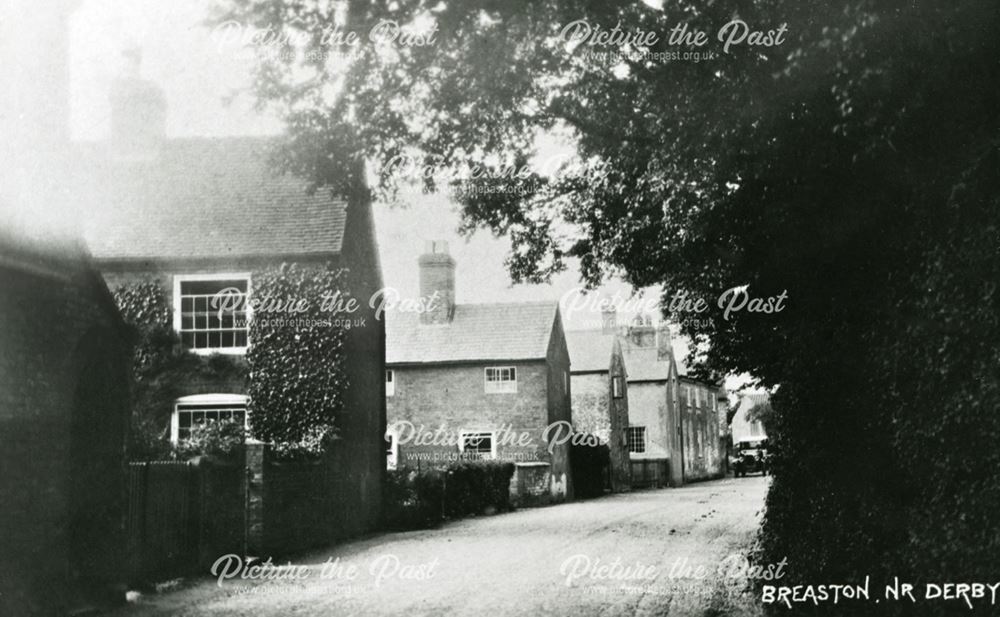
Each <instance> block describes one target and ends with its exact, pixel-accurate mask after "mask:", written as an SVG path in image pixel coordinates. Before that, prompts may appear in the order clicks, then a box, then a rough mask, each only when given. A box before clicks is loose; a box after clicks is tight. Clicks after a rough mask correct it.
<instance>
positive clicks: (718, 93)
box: [219, 0, 1000, 582]
mask: <svg viewBox="0 0 1000 617" xmlns="http://www.w3.org/2000/svg"><path fill="white" fill-rule="evenodd" d="M219 18H220V19H223V18H232V19H236V20H238V21H241V22H243V23H245V24H252V25H255V26H258V27H267V28H271V29H272V30H273V31H276V32H289V31H297V32H305V33H313V34H314V36H313V38H312V39H311V40H310V41H309V42H308V43H307V44H306V45H305V46H304V51H315V50H321V51H322V50H324V45H323V41H322V40H321V37H320V34H319V33H321V32H322V31H323V29H324V28H328V27H331V26H334V27H339V28H341V29H344V30H354V31H358V32H367V31H368V29H369V28H370V27H371V26H372V25H373V24H376V23H378V22H379V21H380V20H384V19H388V20H394V21H395V22H397V23H399V24H415V25H423V26H424V27H425V28H426V24H428V23H432V24H436V26H437V28H436V32H437V35H436V37H435V41H434V43H433V44H432V45H429V46H422V47H421V46H410V47H407V46H401V45H396V46H388V47H387V46H385V45H361V46H355V47H353V48H350V49H349V51H351V52H352V56H351V58H352V60H351V61H345V62H335V61H331V60H330V59H329V54H328V53H327V54H314V55H313V56H312V59H306V60H304V61H303V60H301V59H295V58H293V57H291V56H287V55H286V56H283V57H281V58H277V59H274V58H272V59H270V60H264V61H262V62H261V63H260V64H259V66H258V69H259V70H258V73H257V80H256V90H257V93H258V95H259V96H260V100H261V101H262V103H263V104H267V105H273V106H275V107H276V108H278V109H279V110H280V111H281V112H283V114H284V116H285V117H286V118H287V120H288V128H289V144H288V148H287V149H286V151H285V155H284V158H283V160H282V163H283V164H284V165H286V166H288V167H289V168H291V169H293V170H295V171H297V172H299V173H302V174H305V175H307V176H308V177H310V178H312V179H313V180H314V181H315V182H316V183H317V184H318V185H328V186H330V187H332V188H333V189H334V190H340V189H342V188H343V186H344V185H345V183H349V184H355V183H357V181H358V180H359V179H358V178H357V177H354V176H352V175H350V173H349V172H350V170H351V169H352V168H351V167H350V166H349V165H348V164H346V162H348V161H355V160H358V159H362V158H363V159H367V160H369V161H370V162H372V163H373V164H374V168H375V169H376V170H385V169H389V170H390V172H391V168H390V167H387V162H389V161H391V160H392V159H393V157H395V156H397V155H402V154H413V153H416V155H417V156H418V157H422V158H421V160H424V159H426V160H436V161H442V162H444V163H445V164H447V165H450V166H453V167H465V168H468V167H477V166H478V167H485V168H488V169H493V170H494V171H498V170H500V169H501V168H502V167H504V166H509V165H520V164H523V163H526V162H529V161H532V160H533V159H532V157H533V156H534V155H535V154H536V151H535V149H536V144H537V143H538V141H537V137H538V136H539V135H541V134H552V133H555V134H560V135H564V136H565V137H566V138H567V139H568V140H569V141H570V142H571V143H572V145H573V147H574V148H575V155H576V159H575V164H574V165H571V166H568V167H567V168H565V169H563V170H561V173H558V174H550V175H545V174H542V173H538V172H537V171H529V173H528V174H526V175H524V176H517V177H513V178H506V179H505V178H504V177H502V176H501V177H497V176H491V177H489V179H488V181H489V182H490V183H492V184H497V183H501V184H502V183H504V182H506V183H507V184H508V185H510V186H511V189H512V190H510V191H507V192H503V191H493V192H488V193H475V192H472V191H463V192H461V193H460V195H461V201H462V212H463V216H464V224H465V225H466V226H467V227H468V228H472V227H484V228H487V229H490V230H491V231H493V232H495V233H498V234H506V235H509V236H510V237H511V239H512V241H513V250H512V253H511V255H510V257H509V266H510V270H511V273H512V275H513V276H514V278H516V279H520V280H529V281H532V280H544V279H545V278H546V277H547V276H548V275H550V274H552V273H554V272H557V271H559V270H560V269H562V268H563V267H565V264H566V260H567V259H570V258H572V259H575V260H578V263H579V266H580V268H581V270H582V273H583V276H584V277H585V279H586V280H587V281H589V282H591V283H596V282H598V281H600V280H601V279H602V277H604V276H607V275H611V274H614V275H620V276H622V277H623V278H624V279H625V280H626V281H627V282H629V283H631V284H633V285H635V286H637V287H642V286H646V285H650V284H662V285H663V286H664V288H665V289H666V290H667V293H672V292H673V291H675V290H685V291H688V292H690V293H692V294H695V295H696V296H701V297H704V298H706V299H708V300H709V301H712V300H714V299H715V298H716V297H717V296H718V295H719V294H720V292H721V291H722V290H724V289H727V288H729V287H732V286H734V285H740V284H747V285H749V290H750V292H751V293H752V294H754V295H756V296H772V295H775V294H778V293H779V292H781V291H786V292H787V298H788V300H787V308H786V309H785V310H784V311H782V312H781V313H776V314H770V315H764V314H754V313H747V312H742V313H738V314H735V315H731V316H730V317H729V319H725V318H724V317H723V315H722V313H721V311H719V312H715V311H712V312H710V313H709V315H708V316H709V318H708V319H699V320H689V321H688V322H687V323H688V324H689V325H688V326H686V329H687V334H689V335H691V336H693V337H695V338H696V339H697V340H698V341H707V342H709V343H710V345H711V348H710V351H709V353H708V355H707V357H706V363H707V366H708V368H711V369H715V370H719V371H735V372H742V371H748V372H751V373H752V374H754V375H756V376H758V377H759V378H760V379H761V380H762V381H763V382H764V384H766V385H769V386H780V388H779V390H778V393H777V394H776V395H775V397H774V399H773V403H774V408H775V411H776V418H775V422H774V424H775V426H774V428H773V432H774V435H773V436H772V437H773V440H772V441H773V446H774V449H775V453H774V458H773V461H774V465H773V469H774V483H773V485H772V489H771V491H770V494H769V497H768V509H767V516H766V520H765V524H764V527H763V530H762V534H761V540H762V543H761V546H762V552H761V556H760V557H761V559H764V560H769V561H773V562H777V561H780V559H781V558H782V557H784V556H787V557H788V559H789V576H790V577H791V578H792V579H794V580H799V581H802V580H805V581H810V580H811V581H814V582H815V581H816V580H817V579H822V580H831V577H832V578H837V579H838V580H839V579H844V580H847V579H850V578H853V579H858V578H859V577H863V576H864V575H865V574H869V573H870V574H872V575H873V576H878V575H880V574H883V575H887V574H895V575H905V574H909V575H912V576H916V577H927V578H935V577H937V578H938V579H942V580H943V579H950V580H958V579H961V578H962V576H967V577H969V578H970V579H973V578H974V577H975V576H976V575H977V574H978V575H980V576H983V575H987V574H988V567H989V566H990V564H991V563H992V559H993V557H992V556H993V555H995V554H996V551H997V549H998V548H1000V540H998V538H1000V534H998V533H997V531H998V525H997V518H996V516H991V513H992V512H995V511H996V509H997V507H998V506H1000V482H998V481H997V480H995V479H994V478H993V474H992V473H990V471H991V470H992V469H993V468H994V463H995V459H996V457H997V455H996V454H995V452H996V451H997V449H996V448H995V447H994V446H992V445H991V444H995V443H996V441H997V438H1000V420H998V419H997V414H996V413H995V409H996V407H997V404H998V403H1000V398H998V392H997V386H996V383H997V379H996V375H995V367H996V366H997V365H998V360H1000V358H998V352H997V347H996V346H995V345H994V344H992V342H993V341H996V340H998V336H997V335H998V334H1000V332H998V331H997V330H998V323H997V320H998V317H997V315H998V312H1000V311H998V310H997V309H998V304H1000V296H998V295H997V289H996V286H997V283H996V281H997V280H998V278H997V274H998V268H1000V266H998V262H1000V260H998V255H997V246H998V245H1000V242H998V240H1000V237H998V222H1000V221H998V220H997V219H998V208H997V205H998V204H997V194H998V193H997V191H996V188H997V186H996V185H997V165H996V163H997V162H998V161H997V157H998V153H997V149H998V138H1000V132H998V129H1000V122H998V120H1000V117H998V110H1000V100H998V99H1000V63H998V62H997V58H998V57H1000V37H998V36H997V32H998V25H1000V24H998V21H1000V7H998V5H997V4H996V3H995V2H992V1H990V0H956V1H954V2H942V1H937V0H907V1H905V2H904V1H902V0H888V1H885V2H874V1H872V0H835V1H832V2H791V1H781V0H756V1H755V0H745V1H743V0H741V1H737V2H734V3H723V2H712V1H696V0H681V1H680V2H670V3H665V8H663V9H657V8H653V7H650V6H647V5H645V4H641V3H634V2H622V1H620V0H611V1H602V2H590V1H585V0H545V1H538V2H526V1H523V0H522V1H510V0H508V1H505V2H496V1H495V0H463V2H447V1H444V2H426V1H425V0H395V1H393V2H380V1H367V2H366V1H360V0H357V1H350V0H349V1H346V2H343V3H339V4H334V3H326V2H318V1H315V0H286V1H281V2H279V1H277V0H225V1H224V2H221V3H220V13H219ZM733 18H740V19H742V20H744V21H745V22H746V23H747V24H748V25H749V26H750V27H751V28H755V29H763V30H768V29H775V28H778V27H779V26H780V25H781V24H787V35H786V37H785V40H784V42H783V43H782V44H781V45H778V46H773V47H753V46H749V45H745V44H743V45H737V46H734V47H733V48H731V49H729V50H728V53H727V52H723V51H722V50H721V44H719V43H718V42H716V41H715V40H714V34H715V33H716V32H717V31H718V29H719V28H720V27H721V26H722V25H723V24H725V23H727V22H728V21H730V20H731V19H733ZM581 19H583V20H586V21H587V22H588V23H590V24H591V25H592V26H598V25H599V26H601V27H603V28H605V29H609V28H612V27H613V26H615V25H618V26H619V27H620V28H621V29H622V30H623V31H626V32H635V31H656V32H659V33H661V34H665V33H667V32H669V31H670V29H671V28H673V27H674V26H676V25H678V24H679V23H685V24H687V27H688V28H689V29H697V30H704V31H706V32H708V33H709V35H710V39H711V42H710V43H709V44H708V45H706V47H705V48H704V51H708V50H714V51H715V52H716V57H715V58H710V59H708V60H705V61H701V62H693V61H684V60H674V59H669V60H668V59H665V58H666V56H660V57H659V58H660V59H657V57H656V56H653V55H638V56H636V55H635V54H633V55H632V56H630V57H629V58H627V59H625V60H622V61H616V62H608V61H607V58H606V57H604V56H601V55H600V54H593V53H588V52H589V51H607V48H596V47H593V46H587V45H585V44H579V43H572V42H567V41H566V40H564V39H562V38H561V37H560V33H561V31H562V29H563V28H564V27H565V26H566V25H567V24H569V23H571V22H574V21H576V20H581ZM331 49H332V50H334V51H335V50H336V49H337V46H334V47H333V48H330V47H326V48H325V50H326V51H327V52H329V51H331ZM339 49H340V50H341V51H347V50H348V47H347V46H346V45H341V46H340V47H339ZM685 49H690V48H686V47H684V46H675V45H671V44H669V42H668V41H667V40H666V36H661V37H660V42H659V43H657V44H655V45H653V46H652V47H651V48H649V49H648V50H647V51H652V52H670V51H677V50H680V51H684V50H685ZM617 50H618V51H625V52H634V51H636V49H635V48H634V47H630V46H629V45H628V44H625V45H621V46H618V48H617ZM530 169H532V168H530V167H529V170H530ZM398 180H399V178H398V176H397V175H395V174H393V173H380V174H379V185H378V187H377V190H378V191H380V192H382V193H385V192H391V190H392V187H393V186H394V185H395V183H396V182H397V181H398ZM425 184H426V187H427V188H428V189H435V188H442V187H440V186H438V184H437V183H435V182H434V181H433V179H431V180H429V181H426V182H425ZM465 184H468V182H466V183H465ZM515 185H516V186H515ZM453 188H454V187H453ZM458 188H462V187H458ZM515 188H516V189H519V190H513V189H515ZM702 317H704V316H702Z"/></svg>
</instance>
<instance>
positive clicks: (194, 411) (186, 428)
mask: <svg viewBox="0 0 1000 617" xmlns="http://www.w3.org/2000/svg"><path fill="white" fill-rule="evenodd" d="M219 421H233V422H237V423H239V424H242V425H243V426H244V428H245V427H246V422H247V397H245V396H243V395H239V394H197V395H194V396H185V397H183V398H179V399H177V402H176V403H175V404H174V414H173V417H172V418H171V422H170V440H171V441H172V442H173V443H177V442H179V441H181V440H183V439H186V438H187V437H189V436H190V435H191V430H192V429H193V428H194V427H196V426H199V425H203V424H207V423H209V422H219Z"/></svg>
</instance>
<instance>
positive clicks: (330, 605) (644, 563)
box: [114, 477, 769, 617]
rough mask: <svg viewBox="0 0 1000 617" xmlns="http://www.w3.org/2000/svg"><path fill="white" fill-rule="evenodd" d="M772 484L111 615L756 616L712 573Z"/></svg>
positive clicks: (463, 539) (747, 482)
mask: <svg viewBox="0 0 1000 617" xmlns="http://www.w3.org/2000/svg"><path fill="white" fill-rule="evenodd" d="M768 483H769V479H768V478H761V477H751V478H740V479H736V478H728V479H723V480H716V481H710V482H704V483H698V484H691V485H688V486H685V487H683V488H677V489H660V490H648V491H637V492H633V493H629V494H623V495H615V496H608V497H604V498H601V499H596V500H592V501H583V502H576V503H570V504H565V505H559V506H553V507H547V508H535V509H526V510H521V511H518V512H514V513H510V514H503V515H498V516H490V517H482V518H476V519H470V520H463V521H457V522H453V523H449V524H446V525H444V526H442V527H441V528H439V529H435V530H427V531H415V532H406V533H388V534H379V535H376V536H371V537H369V538H365V539H362V540H359V541H354V542H351V543H348V544H343V545H339V546H336V547H332V548H331V549H330V550H328V551H323V552H319V553H313V554H311V555H308V556H305V557H303V558H300V559H297V560H294V561H293V564H294V565H296V566H307V567H306V568H303V569H302V571H301V572H299V574H300V575H301V576H302V578H300V579H299V580H268V581H246V580H240V578H238V577H237V578H233V579H231V580H224V581H222V582H221V584H220V583H219V581H217V580H215V579H211V580H210V579H207V578H206V579H204V580H198V581H193V582H186V583H184V584H183V585H182V587H181V588H179V589H175V590H172V591H168V592H164V593H160V594H150V595H144V596H142V597H141V598H140V599H139V600H138V602H136V603H135V604H133V605H131V606H129V607H126V608H123V609H121V610H119V611H116V612H115V613H114V616H115V617H160V616H167V615H170V616H175V615H180V616H191V617H194V616H220V617H221V616H226V617H236V616H246V617H251V616H252V617H263V616H269V615H273V616H275V617H277V616H281V617H289V616H298V615H301V616H319V615H323V616H333V615H359V616H364V615H428V616H437V615H476V616H479V615H482V614H484V613H488V614H491V615H496V616H505V615H549V614H551V615H573V616H575V617H579V616H583V615H605V616H612V615H685V616H686V615H726V614H731V615H746V614H755V613H756V607H755V605H756V604H757V603H755V602H754V601H753V599H752V598H750V597H749V596H748V595H747V594H746V593H744V592H743V583H744V581H745V577H744V576H726V575H720V570H722V569H725V573H726V574H737V573H739V572H738V571H739V569H740V567H741V566H740V564H742V563H743V561H742V559H743V557H742V551H743V550H744V549H746V548H747V546H748V545H749V543H750V542H751V541H752V538H753V534H754V531H755V529H756V527H757V525H758V523H759V517H760V513H761V511H762V509H763V505H764V496H765V494H766V491H767V486H768ZM616 560H617V566H615V562H616ZM324 564H328V565H326V570H325V572H324ZM607 566H611V567H610V568H609V567H607ZM352 567H353V568H354V569H355V571H354V575H353V576H352V575H351V568H352ZM699 567H702V568H704V571H703V572H702V573H701V574H702V576H701V577H699V576H698V574H699V572H698V568H699ZM286 574H289V575H290V574H291V572H290V571H286ZM324 574H325V576H324Z"/></svg>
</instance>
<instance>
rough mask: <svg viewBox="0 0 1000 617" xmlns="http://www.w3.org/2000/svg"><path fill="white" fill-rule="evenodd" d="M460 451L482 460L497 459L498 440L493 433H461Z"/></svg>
mask: <svg viewBox="0 0 1000 617" xmlns="http://www.w3.org/2000/svg"><path fill="white" fill-rule="evenodd" d="M458 437H459V438H458V451H459V452H461V453H462V454H471V455H476V456H478V457H480V458H496V457H497V440H496V439H495V435H494V434H493V432H492V431H459V434H458Z"/></svg>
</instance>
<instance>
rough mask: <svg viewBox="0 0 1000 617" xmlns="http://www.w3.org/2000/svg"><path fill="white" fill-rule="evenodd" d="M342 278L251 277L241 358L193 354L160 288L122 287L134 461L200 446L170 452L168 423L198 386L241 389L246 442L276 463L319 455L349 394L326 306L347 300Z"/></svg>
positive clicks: (315, 269) (288, 272)
mask: <svg viewBox="0 0 1000 617" xmlns="http://www.w3.org/2000/svg"><path fill="white" fill-rule="evenodd" d="M345 278H346V277H345V271H344V270H342V269H337V268H334V267H332V266H331V265H324V266H300V265H297V264H291V265H287V264H285V265H282V266H281V267H280V268H273V269H268V270H263V271H260V272H256V273H254V275H253V294H252V305H253V308H254V313H253V319H252V320H251V322H250V341H251V346H250V349H249V350H248V351H247V354H246V357H245V358H243V357H240V356H232V355H225V354H212V355H208V356H202V355H198V354H195V353H192V352H190V351H189V350H187V349H186V348H185V347H184V346H183V345H182V344H181V342H180V339H179V337H178V336H177V333H176V332H175V331H174V329H173V324H172V319H171V311H172V308H171V306H170V302H169V300H168V298H167V294H166V291H165V290H164V289H163V286H162V285H160V284H159V283H157V282H156V281H140V282H134V283H126V284H123V285H120V286H118V287H116V288H115V289H114V291H113V293H114V297H115V301H116V302H117V304H118V307H119V310H120V311H121V314H122V317H123V318H124V320H125V321H126V323H128V324H129V325H130V327H131V328H132V330H133V344H134V349H135V352H134V358H133V364H132V373H133V381H134V384H133V396H132V401H133V402H132V431H131V434H132V438H131V442H130V447H129V452H130V456H131V458H132V459H133V460H151V459H162V458H169V457H173V456H177V455H179V454H192V453H194V451H193V450H192V448H194V449H197V448H196V447H195V446H196V444H194V443H191V444H181V448H180V449H179V450H174V449H173V448H172V446H171V444H170V442H169V419H170V416H171V414H172V412H173V407H174V402H175V401H176V400H177V399H178V398H179V397H181V396H184V395H186V394H190V393H191V392H190V388H191V386H192V384H196V383H199V382H201V383H205V384H217V383H226V382H228V383H234V382H236V383H245V384H246V389H247V394H248V395H249V404H248V411H249V423H250V434H251V435H252V436H253V437H254V438H256V439H259V440H261V441H265V442H268V443H271V444H272V445H273V448H274V452H275V453H276V454H277V456H279V457H285V458H295V457H300V456H309V455H317V454H319V453H321V452H322V451H323V450H324V449H325V448H326V447H327V446H328V445H329V444H330V442H331V440H333V439H334V438H335V437H336V429H335V426H336V418H337V415H338V414H339V413H340V412H341V411H342V410H343V405H344V393H345V391H346V387H347V378H346V374H345V372H344V369H343V366H344V330H343V329H342V328H341V327H339V325H338V324H337V321H336V315H335V314H334V313H333V312H332V311H330V310H328V308H329V307H327V306H325V305H324V299H329V298H337V297H340V298H345V297H346V296H345V294H344V280H345ZM251 376H252V379H251V378H250V377H251ZM209 437H211V436H209ZM195 441H197V440H195ZM210 441H211V439H208V441H207V442H210Z"/></svg>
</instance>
